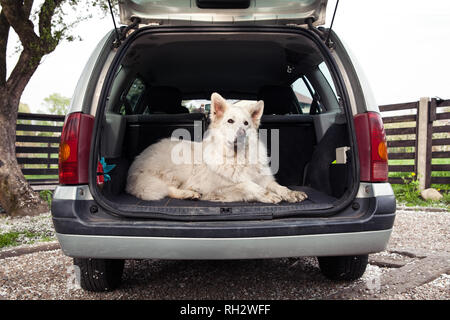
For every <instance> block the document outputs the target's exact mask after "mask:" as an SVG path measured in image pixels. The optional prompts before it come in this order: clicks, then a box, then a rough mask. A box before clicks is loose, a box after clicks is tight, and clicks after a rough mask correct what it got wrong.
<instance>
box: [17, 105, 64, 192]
mask: <svg viewBox="0 0 450 320" xmlns="http://www.w3.org/2000/svg"><path fill="white" fill-rule="evenodd" d="M63 122H64V116H59V115H51V114H33V113H19V114H18V119H17V126H16V156H17V161H18V162H19V164H20V166H21V168H22V172H23V174H24V175H25V178H26V179H27V180H28V182H29V183H30V184H31V185H32V186H44V187H45V186H51V185H55V184H57V183H58V151H59V140H60V136H61V131H62V125H63Z"/></svg>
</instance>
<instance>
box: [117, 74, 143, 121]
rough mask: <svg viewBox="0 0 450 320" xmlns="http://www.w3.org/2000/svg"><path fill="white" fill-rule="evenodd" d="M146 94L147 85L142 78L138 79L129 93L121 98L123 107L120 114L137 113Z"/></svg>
mask: <svg viewBox="0 0 450 320" xmlns="http://www.w3.org/2000/svg"><path fill="white" fill-rule="evenodd" d="M144 92H145V84H144V81H142V80H141V79H140V78H136V79H135V80H134V81H133V83H132V84H131V86H130V87H129V89H128V91H126V94H125V92H124V93H123V94H122V96H121V106H120V109H119V113H120V114H122V115H127V114H134V113H136V109H137V106H138V104H139V101H140V100H141V98H142V95H143V94H144Z"/></svg>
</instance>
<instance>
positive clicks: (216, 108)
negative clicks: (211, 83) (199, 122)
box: [210, 92, 227, 122]
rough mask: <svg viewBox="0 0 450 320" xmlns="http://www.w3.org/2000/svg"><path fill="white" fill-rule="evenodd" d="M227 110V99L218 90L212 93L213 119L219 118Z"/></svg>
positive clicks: (211, 115)
mask: <svg viewBox="0 0 450 320" xmlns="http://www.w3.org/2000/svg"><path fill="white" fill-rule="evenodd" d="M226 110H227V101H226V100H225V99H224V98H223V97H222V96H221V95H220V94H218V93H217V92H214V93H213V94H212V95H211V114H210V117H211V121H213V122H214V121H216V120H219V119H221V118H222V117H223V114H224V113H225V111H226Z"/></svg>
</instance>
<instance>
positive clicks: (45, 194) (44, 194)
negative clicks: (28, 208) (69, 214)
mask: <svg viewBox="0 0 450 320" xmlns="http://www.w3.org/2000/svg"><path fill="white" fill-rule="evenodd" d="M39 196H40V197H41V199H42V200H44V201H46V202H47V204H48V207H49V208H50V207H51V206H52V197H53V191H51V190H41V191H39Z"/></svg>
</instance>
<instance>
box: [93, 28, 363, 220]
mask: <svg viewBox="0 0 450 320" xmlns="http://www.w3.org/2000/svg"><path fill="white" fill-rule="evenodd" d="M174 32H183V33H190V32H192V33H194V32H196V33H201V32H208V33H211V32H217V33H219V32H271V33H291V34H300V35H303V36H305V37H307V38H309V39H310V40H311V41H313V42H314V43H315V44H316V45H317V47H318V49H319V50H320V51H321V54H322V56H323V58H324V60H325V62H326V63H327V66H328V68H329V69H330V73H331V75H332V77H333V78H334V79H335V80H336V90H337V92H338V93H339V96H340V97H341V100H342V105H343V108H344V109H345V110H346V112H345V116H346V120H347V128H348V130H349V137H350V147H351V149H352V150H354V152H353V153H352V155H353V159H352V162H351V163H352V165H353V171H354V172H355V174H354V175H353V179H354V181H353V186H354V187H353V189H352V190H350V191H349V192H348V193H347V194H346V195H345V199H343V200H342V201H339V202H337V203H336V204H335V207H334V208H332V209H327V210H320V211H316V212H315V213H316V214H317V213H318V212H319V213H320V214H321V215H322V216H323V217H326V216H332V215H334V214H335V213H337V212H339V211H342V210H343V209H344V208H345V207H347V206H348V205H350V203H351V202H352V201H353V199H354V198H355V196H356V194H357V191H358V186H359V160H358V159H359V157H358V150H357V147H356V146H357V144H356V136H355V130H354V126H353V117H352V113H351V108H350V103H349V97H348V93H347V90H346V89H345V86H344V85H343V83H344V81H343V79H342V75H341V74H340V72H339V69H338V66H337V64H336V61H335V60H334V58H333V57H332V56H331V54H330V52H329V49H328V47H327V46H326V45H325V44H324V43H323V41H322V40H321V39H320V38H319V37H318V36H317V35H316V34H314V33H313V32H311V31H309V30H306V29H302V28H293V27H287V26H259V27H254V26H239V27H236V26H214V27H210V26H207V27H199V26H182V27H172V26H158V27H145V28H141V29H139V30H137V31H135V32H134V33H132V34H131V35H130V36H129V37H128V38H127V39H126V40H125V41H124V42H123V43H122V45H121V47H120V48H119V50H118V52H117V54H116V55H115V57H114V60H113V62H112V64H111V67H110V69H109V70H108V73H107V75H106V77H105V84H104V86H103V88H102V92H101V95H100V99H99V105H98V108H97V114H96V117H95V118H96V121H95V124H94V129H93V138H92V143H91V151H90V155H91V160H90V162H89V177H90V178H89V189H90V191H91V194H92V196H93V197H94V199H96V200H97V202H98V204H99V205H100V206H101V207H102V208H104V209H105V210H107V211H108V212H110V213H112V214H115V215H121V216H128V217H134V218H135V217H136V215H135V213H134V212H130V211H126V212H125V211H121V210H118V209H117V205H116V204H115V203H114V202H112V201H110V200H108V199H106V198H105V197H103V196H102V195H101V193H100V191H99V190H98V188H97V186H96V184H95V181H96V168H97V155H98V151H99V146H100V134H99V133H100V132H101V129H102V128H101V126H102V121H99V119H102V118H103V115H104V109H105V105H106V100H107V95H108V92H109V90H110V88H111V85H112V81H113V78H114V75H115V72H116V69H117V68H118V66H119V64H120V61H121V60H122V58H123V56H124V55H125V52H126V50H127V49H128V47H129V45H130V44H131V43H132V42H133V41H134V40H135V39H136V38H137V37H138V36H140V35H142V34H146V33H150V34H158V33H159V34H164V33H174ZM296 214H298V215H304V214H305V212H301V211H300V212H298V213H295V212H292V213H290V214H289V215H293V216H295V215H296ZM147 216H148V217H150V218H152V217H153V215H152V214H151V213H148V214H147ZM160 217H161V216H160ZM163 217H164V216H163ZM169 218H170V219H173V217H169ZM197 219H199V216H198V215H195V216H191V220H192V221H195V220H197ZM182 220H184V219H182Z"/></svg>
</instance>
